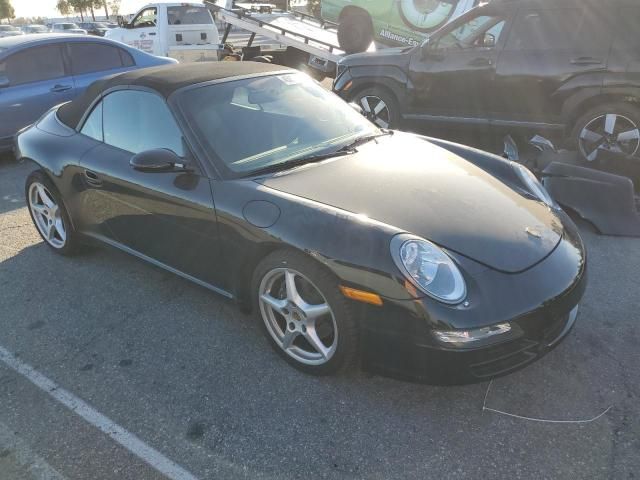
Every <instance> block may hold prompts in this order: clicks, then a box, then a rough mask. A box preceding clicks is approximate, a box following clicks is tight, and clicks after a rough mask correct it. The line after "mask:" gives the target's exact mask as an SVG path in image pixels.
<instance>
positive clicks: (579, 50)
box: [493, 4, 615, 128]
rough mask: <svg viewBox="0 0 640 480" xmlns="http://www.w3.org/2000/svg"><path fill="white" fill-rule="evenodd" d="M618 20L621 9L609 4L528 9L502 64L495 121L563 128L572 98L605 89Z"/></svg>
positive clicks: (509, 41) (511, 34) (512, 35)
mask: <svg viewBox="0 0 640 480" xmlns="http://www.w3.org/2000/svg"><path fill="white" fill-rule="evenodd" d="M614 18H615V9H609V8H606V6H604V5H602V6H597V5H595V4H590V6H589V8H587V7H585V6H582V5H578V4H575V6H574V7H571V8H560V7H552V8H527V7H526V6H523V7H522V8H521V9H520V11H519V12H518V14H517V16H516V18H515V21H514V24H513V28H511V30H510V32H509V35H508V38H507V41H506V44H505V48H504V50H503V52H502V53H501V55H500V59H499V60H498V66H497V71H496V80H495V89H496V91H498V92H500V95H499V96H498V97H497V98H496V102H495V104H494V107H495V108H494V111H493V117H494V119H495V122H496V123H500V122H506V123H507V124H508V123H509V122H513V123H514V125H515V124H517V123H518V122H523V123H525V124H526V123H528V122H530V123H533V124H534V125H535V124H543V125H547V126H554V125H556V126H557V127H558V128H561V127H562V126H563V119H562V109H563V104H564V101H565V100H566V99H567V98H568V97H569V96H571V95H573V94H574V93H576V92H577V91H578V90H581V89H587V88H589V89H591V92H590V94H591V95H593V96H595V95H597V94H598V93H599V91H600V87H601V85H602V82H603V79H604V76H605V75H606V72H607V62H608V55H609V51H610V49H611V44H612V40H613V38H612V35H611V31H612V29H613V28H614V27H613V19H614ZM532 126H533V125H532Z"/></svg>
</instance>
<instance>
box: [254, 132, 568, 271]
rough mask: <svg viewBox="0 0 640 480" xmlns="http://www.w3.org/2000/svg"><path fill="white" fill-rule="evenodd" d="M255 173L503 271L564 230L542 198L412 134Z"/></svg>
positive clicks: (549, 245) (551, 245) (547, 246)
mask: <svg viewBox="0 0 640 480" xmlns="http://www.w3.org/2000/svg"><path fill="white" fill-rule="evenodd" d="M257 181H258V182H259V183H261V184H263V185H265V186H267V187H270V188H273V189H276V190H280V191H283V192H286V193H289V194H293V195H296V196H300V197H304V198H307V199H310V200H314V201H316V202H320V203H323V204H326V205H331V206H333V207H336V208H340V209H343V210H347V211H349V212H352V213H356V214H361V215H365V216H367V217H369V218H371V219H374V220H376V221H379V222H384V223H386V224H388V225H392V226H395V227H397V228H398V229H400V230H403V231H406V232H409V233H413V234H415V235H419V236H420V237H422V238H425V239H428V240H431V241H432V242H435V243H436V244H438V245H440V246H442V247H444V248H447V249H449V250H451V251H454V252H457V253H459V254H462V255H464V256H466V257H469V258H471V259H474V260H476V261H478V262H480V263H482V264H484V265H486V266H488V267H491V268H494V269H496V270H500V271H503V272H509V273H516V272H520V271H523V270H526V269H528V268H530V267H531V266H533V265H535V264H537V263H538V262H540V261H541V260H543V259H544V258H545V257H546V256H547V255H549V254H550V253H551V252H552V251H553V250H554V249H555V247H556V246H557V245H558V243H559V242H560V239H561V236H562V232H563V227H562V223H561V222H560V220H559V219H558V217H557V216H556V215H555V214H554V213H553V212H552V210H551V209H550V208H549V207H547V206H546V205H544V204H543V203H541V202H538V201H534V200H531V199H530V198H528V197H527V196H525V195H524V194H521V193H519V192H517V191H515V190H514V189H512V188H511V187H509V186H507V185H506V184H504V183H502V182H501V181H499V180H498V179H496V178H495V177H493V176H492V175H491V174H489V173H488V172H486V171H484V170H482V169H480V168H479V167H477V166H475V165H474V164H472V163H470V162H468V161H466V160H465V159H463V158H462V157H460V156H457V155H455V154H453V153H451V152H449V151H447V150H445V149H443V148H440V147H438V146H436V145H433V144H432V143H430V142H429V141H427V140H426V139H424V138H421V137H418V136H415V135H410V134H402V133H396V134H394V135H393V136H389V137H381V138H380V139H378V140H377V142H374V141H371V142H369V143H367V144H365V145H362V146H360V147H358V152H357V153H354V154H351V155H348V156H344V157H337V158H335V159H332V160H329V161H326V162H323V163H318V164H309V165H306V166H304V167H302V168H298V169H294V170H291V171H288V172H283V173H280V174H276V175H274V176H270V177H266V178H261V179H258V180H257ZM337 234H339V233H337Z"/></svg>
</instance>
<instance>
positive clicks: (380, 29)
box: [321, 0, 480, 53]
mask: <svg viewBox="0 0 640 480" xmlns="http://www.w3.org/2000/svg"><path fill="white" fill-rule="evenodd" d="M479 3H480V0H355V1H353V0H322V2H321V6H322V18H323V19H324V20H329V21H331V22H335V23H338V41H339V43H340V47H341V48H342V49H343V50H345V51H346V52H347V53H358V52H364V51H365V50H367V48H368V47H369V45H371V42H372V41H373V40H375V41H376V42H378V43H381V44H383V45H390V46H398V45H403V46H407V45H409V46H415V45H419V44H421V43H422V42H423V41H424V39H425V38H426V37H427V36H428V35H429V34H430V33H432V32H434V31H435V30H437V29H438V28H439V27H441V26H442V25H444V24H446V23H447V22H449V21H451V20H452V19H454V18H456V17H458V16H459V15H461V14H463V13H464V12H466V11H468V10H470V9H471V8H473V7H474V6H476V5H478V4H479Z"/></svg>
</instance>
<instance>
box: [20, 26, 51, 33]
mask: <svg viewBox="0 0 640 480" xmlns="http://www.w3.org/2000/svg"><path fill="white" fill-rule="evenodd" d="M22 31H23V32H24V33H25V34H32V33H49V29H48V28H47V27H46V26H45V25H25V26H24V27H22Z"/></svg>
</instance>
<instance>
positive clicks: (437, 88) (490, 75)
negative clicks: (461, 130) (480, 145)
mask: <svg viewBox="0 0 640 480" xmlns="http://www.w3.org/2000/svg"><path fill="white" fill-rule="evenodd" d="M509 19H510V9H508V8H501V9H500V10H499V11H495V9H494V10H490V9H488V8H485V9H479V10H478V11H477V12H474V13H472V14H467V15H465V16H463V17H461V18H460V19H459V20H458V21H456V22H454V23H452V24H451V26H450V27H448V28H447V27H445V29H444V30H442V31H441V32H442V33H440V34H436V35H435V36H434V38H433V39H432V40H431V41H429V42H427V43H426V44H424V45H423V46H422V47H421V48H419V49H416V50H415V52H414V53H413V54H412V57H411V61H410V65H409V80H410V99H411V100H410V102H409V117H412V118H414V119H423V120H424V119H426V120H434V119H435V120H447V121H450V120H453V121H460V122H486V121H487V110H488V109H489V108H490V105H491V101H492V93H491V92H492V90H493V80H494V77H495V66H496V62H497V59H498V54H499V51H500V48H501V46H502V45H503V40H504V33H505V32H506V27H507V24H508V22H509Z"/></svg>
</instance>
